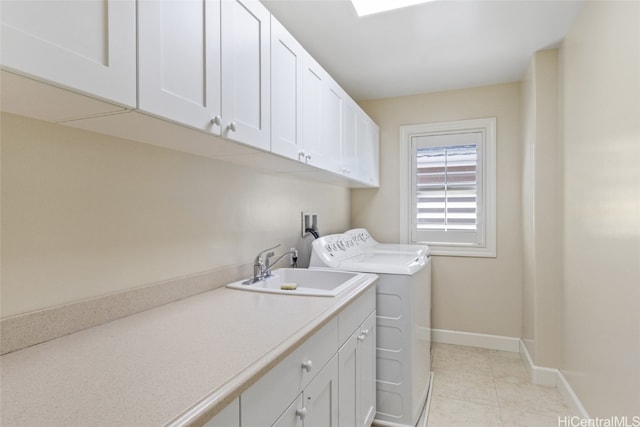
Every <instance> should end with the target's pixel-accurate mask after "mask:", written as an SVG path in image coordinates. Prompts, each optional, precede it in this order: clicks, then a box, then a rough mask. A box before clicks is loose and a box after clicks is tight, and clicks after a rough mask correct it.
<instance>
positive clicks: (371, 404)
mask: <svg viewBox="0 0 640 427" xmlns="http://www.w3.org/2000/svg"><path fill="white" fill-rule="evenodd" d="M363 335H364V336H363ZM357 354H358V356H357V358H358V363H357V370H358V371H357V378H358V392H357V393H356V398H357V420H356V421H357V422H356V424H355V425H357V426H362V427H365V426H366V427H368V426H370V425H371V422H372V421H373V417H374V415H375V413H376V407H375V402H376V378H375V372H376V313H375V311H374V312H373V313H372V314H371V315H370V316H369V317H368V318H367V320H366V321H365V322H364V323H363V324H362V328H361V335H359V339H358V349H357Z"/></svg>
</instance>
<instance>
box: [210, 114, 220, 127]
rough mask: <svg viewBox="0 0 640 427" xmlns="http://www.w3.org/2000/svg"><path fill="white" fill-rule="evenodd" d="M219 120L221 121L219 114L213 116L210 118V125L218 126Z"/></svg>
mask: <svg viewBox="0 0 640 427" xmlns="http://www.w3.org/2000/svg"><path fill="white" fill-rule="evenodd" d="M220 122H222V117H220V116H214V117H213V119H211V124H212V125H216V126H220Z"/></svg>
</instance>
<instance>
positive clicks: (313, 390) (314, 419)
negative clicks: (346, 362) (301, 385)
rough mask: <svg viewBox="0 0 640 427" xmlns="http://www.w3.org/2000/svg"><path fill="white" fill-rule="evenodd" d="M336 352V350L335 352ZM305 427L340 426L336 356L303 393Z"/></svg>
mask: <svg viewBox="0 0 640 427" xmlns="http://www.w3.org/2000/svg"><path fill="white" fill-rule="evenodd" d="M334 351H335V350H334ZM303 397H304V407H305V408H306V411H307V413H306V416H305V418H304V427H337V426H338V357H337V356H334V357H333V358H332V359H331V361H329V363H327V366H325V367H324V368H323V369H322V371H320V373H318V376H317V377H315V378H314V380H313V381H311V383H310V384H309V385H308V386H307V388H305V390H304V392H303Z"/></svg>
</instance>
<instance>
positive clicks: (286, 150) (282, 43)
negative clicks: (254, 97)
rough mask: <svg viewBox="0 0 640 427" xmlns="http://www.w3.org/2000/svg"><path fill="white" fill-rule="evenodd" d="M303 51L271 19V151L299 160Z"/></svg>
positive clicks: (275, 21) (280, 26) (300, 149)
mask: <svg viewBox="0 0 640 427" xmlns="http://www.w3.org/2000/svg"><path fill="white" fill-rule="evenodd" d="M303 55H304V49H302V46H300V44H299V43H298V42H297V41H296V40H295V39H294V38H293V36H291V34H289V32H287V30H286V29H285V28H284V27H283V26H282V24H280V23H279V22H278V21H277V20H276V19H275V18H273V17H272V18H271V151H273V152H274V153H278V154H280V155H283V156H285V157H289V158H291V159H295V160H301V158H300V155H299V154H300V152H301V151H302V149H303V148H302V126H300V124H301V123H300V121H301V111H302V105H301V104H302V96H301V95H302V92H301V89H302V85H301V84H300V80H299V78H300V75H301V73H302V58H303Z"/></svg>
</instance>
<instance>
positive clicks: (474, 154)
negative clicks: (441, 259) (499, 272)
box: [400, 118, 496, 257]
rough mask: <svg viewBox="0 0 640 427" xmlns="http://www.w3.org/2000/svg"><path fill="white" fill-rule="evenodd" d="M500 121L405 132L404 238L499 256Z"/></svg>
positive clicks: (434, 247) (439, 250)
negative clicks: (497, 148)
mask: <svg viewBox="0 0 640 427" xmlns="http://www.w3.org/2000/svg"><path fill="white" fill-rule="evenodd" d="M495 123H496V120H495V119H494V118H490V119H478V120H465V121H459V122H446V123H433V124H421V125H410V126H401V127H400V234H401V235H400V237H401V240H402V241H403V242H407V243H427V244H428V245H429V246H430V247H431V253H432V254H434V255H458V256H483V257H495V256H496V231H495V230H496V219H495V218H496V216H495V193H496V184H495V175H496V174H495V146H496V143H495Z"/></svg>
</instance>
